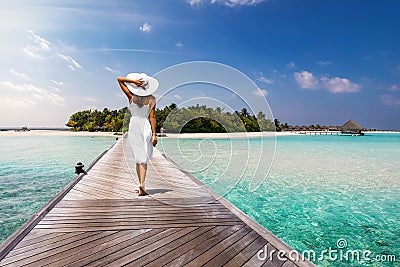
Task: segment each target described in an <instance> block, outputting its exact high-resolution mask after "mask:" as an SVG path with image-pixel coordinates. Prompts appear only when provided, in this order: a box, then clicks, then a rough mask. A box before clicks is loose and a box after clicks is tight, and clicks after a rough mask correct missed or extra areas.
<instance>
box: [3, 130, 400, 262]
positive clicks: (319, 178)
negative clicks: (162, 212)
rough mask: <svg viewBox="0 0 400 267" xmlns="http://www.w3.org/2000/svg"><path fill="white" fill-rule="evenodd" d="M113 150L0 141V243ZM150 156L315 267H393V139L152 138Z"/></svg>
mask: <svg viewBox="0 0 400 267" xmlns="http://www.w3.org/2000/svg"><path fill="white" fill-rule="evenodd" d="M114 141H115V139H114V138H109V137H93V138H90V137H8V136H4V137H3V136H2V137H0V149H1V150H0V151H1V153H0V225H1V227H0V242H2V241H4V240H5V239H6V238H7V237H8V236H9V235H11V234H12V233H13V232H14V231H15V230H17V229H18V228H19V227H20V226H21V225H22V224H23V223H24V222H25V221H26V220H28V219H29V218H30V217H31V216H32V215H33V214H34V213H36V212H37V211H38V210H40V209H41V207H42V206H43V205H44V204H46V203H47V202H48V201H49V200H50V199H52V198H53V196H54V195H56V194H57V193H58V192H59V191H60V190H61V189H62V188H64V186H65V185H66V184H68V182H70V181H71V180H72V179H73V178H74V177H75V174H74V165H75V164H76V163H77V162H78V161H82V162H83V163H84V164H85V166H88V165H89V163H90V162H91V161H92V160H94V159H95V158H96V157H97V156H98V155H99V154H100V153H101V152H103V151H104V150H105V149H107V148H109V147H110V146H111V145H112V143H113V142H114ZM157 148H158V149H160V150H162V151H163V152H164V153H166V155H167V156H168V157H170V158H171V159H173V160H174V161H176V162H177V163H178V164H179V165H180V166H181V167H183V168H185V169H187V170H189V171H191V172H192V173H193V175H195V176H196V177H198V178H199V179H200V180H201V181H203V182H204V183H205V184H207V185H209V186H210V187H211V188H213V189H214V190H215V191H217V192H218V193H219V194H221V195H223V196H224V197H225V198H226V199H228V200H229V201H230V202H232V203H233V204H234V205H235V206H237V207H238V208H240V209H241V210H243V211H244V212H245V213H247V214H248V215H249V216H250V217H252V218H254V219H255V220H256V221H258V222H259V223H260V224H261V225H263V226H264V227H265V228H267V229H268V230H269V231H271V232H272V233H273V234H275V235H276V236H278V237H279V238H281V239H282V240H284V241H285V242H286V243H287V244H289V245H290V246H291V247H293V248H294V249H296V250H298V251H299V252H301V253H302V252H304V251H309V252H310V253H311V252H314V253H315V256H314V258H313V257H312V255H313V254H308V255H311V259H312V260H313V261H314V262H315V263H316V264H317V265H318V266H399V264H400V213H399V212H400V164H399V162H400V134H386V133H385V134H378V133H376V134H366V136H362V137H361V136H335V135H333V136H330V135H328V136H325V135H321V136H319V135H316V136H315V135H311V136H310V135H307V136H304V135H294V136H279V137H276V138H275V137H264V138H250V139H244V138H239V139H183V138H181V139H172V138H160V139H159V145H157ZM324 251H325V252H324ZM329 251H331V255H330V256H329V254H328V252H329ZM335 251H336V252H335ZM356 252H359V253H365V252H370V253H369V254H368V253H367V255H366V256H364V257H363V255H361V256H360V257H358V258H357V257H355V258H354V256H353V258H352V257H351V255H355V256H357V255H356ZM346 255H348V257H347V258H346ZM391 255H395V257H396V259H397V262H389V261H392V260H393V259H392V256H391ZM306 256H307V254H306ZM381 259H383V260H385V262H378V260H381Z"/></svg>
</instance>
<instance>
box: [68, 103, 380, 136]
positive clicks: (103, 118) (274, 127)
mask: <svg viewBox="0 0 400 267" xmlns="http://www.w3.org/2000/svg"><path fill="white" fill-rule="evenodd" d="M156 117H157V132H161V129H162V130H163V132H168V133H226V132H260V131H277V132H280V131H297V132H299V131H341V129H342V127H343V126H338V125H336V126H332V125H330V126H324V125H320V124H311V125H308V126H307V125H302V126H299V125H295V126H293V125H289V124H288V123H281V122H280V121H279V120H278V119H274V120H270V119H268V118H266V115H265V114H264V113H263V112H261V111H260V112H258V113H257V115H254V114H251V113H250V112H249V111H248V110H247V109H246V108H242V109H241V110H240V111H234V112H226V111H224V110H223V109H222V108H220V107H217V108H212V107H207V106H205V105H196V106H190V107H183V108H178V107H177V105H176V104H171V105H169V106H165V107H164V108H163V109H156ZM129 119H130V113H129V110H128V108H127V107H124V108H122V109H119V110H110V109H108V108H104V109H103V111H99V110H97V109H95V110H83V111H78V112H76V113H74V114H72V115H71V116H70V118H69V121H68V122H67V123H66V124H65V125H66V126H68V127H71V130H72V131H89V132H95V131H102V132H125V131H126V130H127V129H128V126H129ZM350 121H351V120H350ZM351 123H352V124H353V122H352V121H351ZM357 127H358V128H359V130H366V129H363V128H362V127H361V126H359V125H357ZM369 130H370V131H375V129H369Z"/></svg>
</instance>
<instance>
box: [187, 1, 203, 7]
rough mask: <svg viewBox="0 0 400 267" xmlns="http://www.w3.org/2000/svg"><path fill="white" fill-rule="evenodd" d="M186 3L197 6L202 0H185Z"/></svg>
mask: <svg viewBox="0 0 400 267" xmlns="http://www.w3.org/2000/svg"><path fill="white" fill-rule="evenodd" d="M187 3H188V4H189V5H191V6H199V5H201V4H202V3H203V0H187Z"/></svg>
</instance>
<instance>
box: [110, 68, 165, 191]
mask: <svg viewBox="0 0 400 267" xmlns="http://www.w3.org/2000/svg"><path fill="white" fill-rule="evenodd" d="M118 83H119V85H120V86H121V89H122V91H124V93H125V94H126V96H127V97H128V100H129V110H130V111H131V115H132V117H131V120H130V123H129V131H128V140H129V143H130V145H131V148H132V152H133V157H134V161H135V163H136V173H137V175H138V178H139V182H140V186H139V196H144V195H146V191H145V188H144V180H145V178H146V172H147V163H148V162H149V161H150V160H151V159H152V156H153V146H155V145H156V144H157V135H156V113H155V107H156V99H155V97H154V96H153V95H152V94H153V93H154V92H155V91H156V90H157V88H158V81H157V80H156V79H154V78H153V77H149V76H147V75H146V74H144V73H130V74H128V75H127V76H126V77H118ZM149 116H150V123H151V126H150V123H149Z"/></svg>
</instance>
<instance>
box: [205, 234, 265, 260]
mask: <svg viewBox="0 0 400 267" xmlns="http://www.w3.org/2000/svg"><path fill="white" fill-rule="evenodd" d="M258 236H259V235H258V234H257V233H256V232H255V231H253V230H252V231H250V233H248V234H247V235H245V236H244V237H243V238H241V239H239V240H238V241H236V243H234V244H233V245H232V246H230V247H226V248H225V249H224V250H222V251H221V253H220V254H219V255H218V256H216V257H214V258H213V259H212V260H210V261H208V262H207V263H206V264H204V265H203V266H209V267H213V266H222V265H224V264H225V263H227V262H228V261H229V260H231V259H232V258H233V257H234V256H236V255H238V254H240V252H241V251H242V250H243V249H244V248H245V247H247V246H248V245H249V244H251V243H252V242H253V241H254V240H255V239H256V238H257V237H258Z"/></svg>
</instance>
